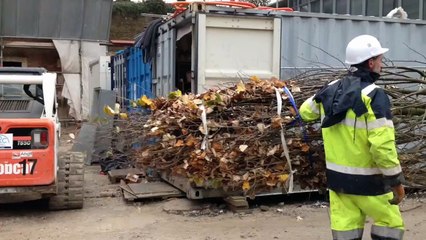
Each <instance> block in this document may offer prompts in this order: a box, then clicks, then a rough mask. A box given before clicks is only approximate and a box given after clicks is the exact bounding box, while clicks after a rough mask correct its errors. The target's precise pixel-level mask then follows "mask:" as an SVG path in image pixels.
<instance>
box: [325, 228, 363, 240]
mask: <svg viewBox="0 0 426 240" xmlns="http://www.w3.org/2000/svg"><path fill="white" fill-rule="evenodd" d="M331 232H332V235H333V240H354V239H361V238H362V233H363V232H364V229H354V230H348V231H336V230H332V231H331Z"/></svg>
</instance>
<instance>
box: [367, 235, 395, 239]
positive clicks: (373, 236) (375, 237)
mask: <svg viewBox="0 0 426 240" xmlns="http://www.w3.org/2000/svg"><path fill="white" fill-rule="evenodd" d="M371 240H398V239H396V238H388V237H381V236H377V235H375V234H371Z"/></svg>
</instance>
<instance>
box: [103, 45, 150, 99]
mask: <svg viewBox="0 0 426 240" xmlns="http://www.w3.org/2000/svg"><path fill="white" fill-rule="evenodd" d="M143 56H144V52H143V51H142V50H141V49H140V48H135V47H132V48H127V49H126V50H123V51H119V52H117V54H116V55H115V56H113V57H112V61H111V62H112V73H111V74H112V79H113V90H114V91H115V92H116V93H117V98H118V101H119V102H120V103H121V106H122V107H124V106H128V105H129V101H134V100H137V99H138V98H140V97H141V96H143V95H146V96H147V97H149V98H152V97H153V93H152V71H151V64H150V63H148V64H145V63H144V62H143Z"/></svg>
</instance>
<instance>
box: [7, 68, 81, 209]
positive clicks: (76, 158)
mask: <svg viewBox="0 0 426 240" xmlns="http://www.w3.org/2000/svg"><path fill="white" fill-rule="evenodd" d="M60 131H61V124H60V122H59V119H58V115H57V103H56V73H48V72H47V71H46V70H45V69H43V68H6V67H4V68H0V203H10V202H22V201H31V200H37V199H42V198H47V199H48V201H49V208H50V209H52V210H60V209H76V208H82V207H83V193H84V190H83V183H84V179H83V178H84V155H83V153H80V152H67V153H64V154H59V153H58V149H59V137H60Z"/></svg>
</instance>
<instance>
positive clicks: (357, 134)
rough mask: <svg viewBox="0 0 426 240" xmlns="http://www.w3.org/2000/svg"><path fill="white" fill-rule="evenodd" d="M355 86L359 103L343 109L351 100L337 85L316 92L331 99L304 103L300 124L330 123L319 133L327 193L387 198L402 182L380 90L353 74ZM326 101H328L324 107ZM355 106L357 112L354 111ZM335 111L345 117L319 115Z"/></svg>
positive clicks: (362, 73)
mask: <svg viewBox="0 0 426 240" xmlns="http://www.w3.org/2000/svg"><path fill="white" fill-rule="evenodd" d="M377 78H378V77H377ZM344 80H346V81H348V78H346V79H345V78H344V79H342V80H339V81H344ZM355 80H358V81H357V82H358V84H359V85H360V87H359V89H360V95H361V98H359V100H353V102H350V103H348V101H352V100H351V99H347V96H348V94H346V93H344V92H343V93H342V88H339V89H338V85H339V84H340V85H342V84H341V83H339V81H335V82H332V83H330V84H329V85H328V86H326V87H325V88H324V89H323V90H322V91H323V92H324V90H327V91H328V94H332V95H333V96H325V98H323V99H324V100H320V102H317V100H316V99H318V98H317V97H316V96H314V97H311V98H309V99H307V100H306V101H305V102H304V103H303V104H302V106H301V108H300V114H301V116H302V118H303V119H304V120H305V121H314V120H317V119H319V118H321V122H322V124H324V118H326V119H327V120H330V119H331V120H330V121H328V122H330V123H331V124H328V125H327V127H324V125H323V127H322V136H323V140H324V149H325V155H326V165H327V183H328V187H329V188H330V189H332V190H334V191H336V192H341V193H347V194H355V195H380V194H384V193H387V192H389V191H390V187H391V186H395V185H398V184H400V183H401V179H402V173H401V166H400V164H399V160H398V156H397V152H396V146H395V132H394V126H393V122H392V115H391V112H390V101H389V98H388V96H387V95H386V93H385V92H384V90H383V89H381V88H379V87H378V86H377V85H375V84H374V81H375V79H374V78H372V77H371V73H369V72H366V71H365V70H362V69H361V70H358V72H355V73H354V74H353V75H351V76H350V81H354V82H356V81H355ZM333 88H335V89H333ZM351 88H352V87H351ZM352 90H353V88H352ZM352 90H351V91H352ZM343 91H344V89H343ZM320 92H321V91H320ZM336 92H339V93H336ZM354 93H356V89H355V90H354V91H352V92H351V93H350V94H352V95H356V94H354ZM318 94H319V93H317V95H318ZM345 94H346V96H345ZM350 94H349V95H350ZM350 96H351V95H350ZM327 97H328V99H332V101H326V98H327ZM339 97H342V99H343V100H342V101H340V102H339V100H338V99H337V100H336V98H339ZM352 98H353V97H352ZM319 99H321V98H319ZM357 101H358V105H359V102H360V103H361V104H362V103H363V106H362V107H359V106H358V107H356V106H355V105H356V102H357ZM326 104H332V106H330V105H326ZM339 104H340V105H341V106H340V107H339ZM345 104H346V105H348V106H347V108H348V109H347V110H345V108H344V106H343V105H345ZM342 106H343V108H342ZM354 106H355V107H354ZM364 106H365V107H364ZM336 108H339V109H340V110H341V109H343V110H344V111H345V112H343V114H340V113H339V112H338V111H336V112H335V113H326V111H325V109H327V111H329V112H330V111H332V110H333V109H334V110H335V109H336ZM330 109H331V110H330ZM357 109H365V110H361V111H359V110H357ZM340 110H339V111H340ZM332 112H333V111H332ZM340 112H341V111H340ZM356 112H357V113H356ZM361 113H362V114H361ZM333 114H334V115H333Z"/></svg>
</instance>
